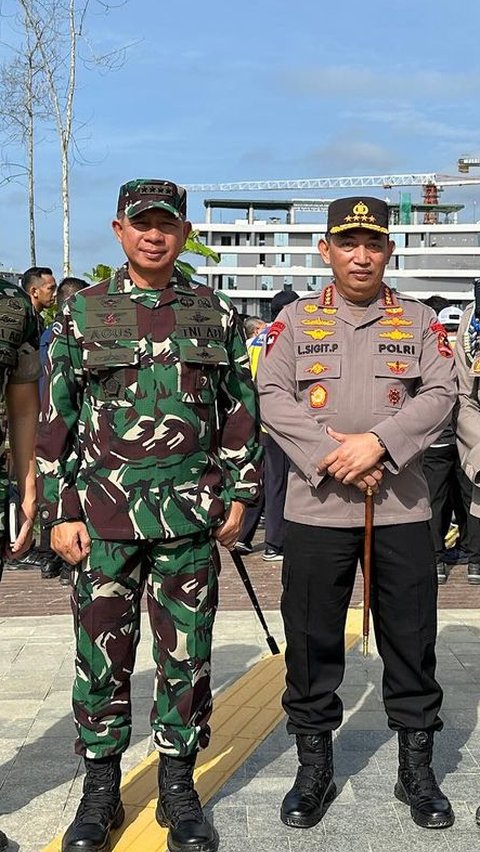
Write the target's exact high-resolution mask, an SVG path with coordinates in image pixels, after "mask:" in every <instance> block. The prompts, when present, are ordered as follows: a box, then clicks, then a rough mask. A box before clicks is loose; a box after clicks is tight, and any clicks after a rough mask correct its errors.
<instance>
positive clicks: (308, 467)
mask: <svg viewBox="0 0 480 852" xmlns="http://www.w3.org/2000/svg"><path fill="white" fill-rule="evenodd" d="M293 310H295V307H293V309H292V308H291V309H290V310H289V309H288V308H287V309H285V310H283V311H281V313H280V314H279V316H278V319H277V321H276V327H277V329H280V333H279V334H278V336H277V337H276V339H275V341H274V343H273V345H269V338H268V336H267V344H266V346H264V347H263V349H262V352H261V354H260V359H259V364H258V372H257V384H258V390H259V394H260V410H261V416H262V422H263V423H264V424H265V426H266V427H267V429H268V431H269V432H270V433H271V434H272V436H273V437H274V439H275V441H276V442H277V444H279V445H280V447H281V448H282V450H283V451H284V452H285V453H286V455H287V456H288V457H289V459H291V461H292V462H293V464H294V465H295V467H297V468H298V469H299V470H300V471H301V472H302V473H303V475H304V476H305V477H306V478H307V480H308V481H309V482H310V483H311V484H312V485H313V486H314V487H315V488H316V487H317V486H318V485H320V484H321V483H322V482H323V481H324V480H328V479H329V477H328V476H325V474H318V473H317V467H316V466H317V464H318V462H319V461H320V460H321V459H322V458H323V457H324V456H325V455H327V453H329V452H331V450H334V449H335V448H336V447H338V443H337V441H334V440H333V438H330V437H329V435H328V434H327V432H326V427H325V426H324V425H323V424H321V423H318V422H317V421H316V419H315V417H314V416H313V415H312V414H310V412H309V411H308V410H307V409H306V407H305V406H304V405H303V404H302V403H301V402H299V401H298V400H297V399H296V394H295V390H296V380H295V347H294V334H293V325H292V319H291V318H292V316H293ZM281 326H284V328H281Z"/></svg>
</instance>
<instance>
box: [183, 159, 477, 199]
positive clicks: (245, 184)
mask: <svg viewBox="0 0 480 852" xmlns="http://www.w3.org/2000/svg"><path fill="white" fill-rule="evenodd" d="M479 163H480V161H479ZM479 183H480V178H476V177H466V178H462V177H458V176H455V175H453V176H451V175H439V174H435V173H434V172H423V173H419V174H408V175H363V176H361V177H356V176H353V177H352V176H350V177H323V178H297V179H295V180H243V181H235V182H233V183H191V184H185V188H186V189H188V190H189V191H190V192H242V191H247V192H249V191H255V190H260V191H265V190H282V189H346V188H351V189H353V188H356V187H368V186H380V187H382V188H383V189H391V188H392V187H394V186H423V187H432V190H431V191H432V192H433V190H435V191H436V194H437V201H429V202H426V203H430V204H435V203H438V192H439V191H441V190H442V189H443V188H444V187H445V186H465V185H470V184H479ZM425 192H426V190H424V193H425Z"/></svg>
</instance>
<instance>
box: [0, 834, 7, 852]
mask: <svg viewBox="0 0 480 852" xmlns="http://www.w3.org/2000/svg"><path fill="white" fill-rule="evenodd" d="M5 849H8V837H7V835H6V834H4V833H3V831H0V852H4V850H5Z"/></svg>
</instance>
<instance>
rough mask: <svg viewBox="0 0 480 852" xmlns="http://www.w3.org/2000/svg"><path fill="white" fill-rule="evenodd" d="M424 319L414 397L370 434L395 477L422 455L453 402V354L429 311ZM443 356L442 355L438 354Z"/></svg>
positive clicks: (448, 413) (455, 392) (439, 428)
mask: <svg viewBox="0 0 480 852" xmlns="http://www.w3.org/2000/svg"><path fill="white" fill-rule="evenodd" d="M424 316H425V319H424V327H423V333H422V336H423V340H422V351H421V355H420V359H419V365H420V379H419V385H418V387H417V390H416V394H415V396H413V397H411V398H410V399H408V400H407V401H406V403H405V405H404V406H403V408H402V409H401V410H400V411H397V412H396V413H395V414H394V415H393V416H389V417H387V418H385V420H382V421H381V422H380V423H377V424H376V425H375V427H374V428H373V431H374V432H375V433H376V434H377V435H378V436H379V438H381V439H382V441H383V442H384V444H385V446H386V448H387V451H388V455H389V458H388V459H387V460H386V461H385V466H386V467H387V468H388V469H389V470H390V471H391V472H392V473H399V472H400V471H401V470H402V469H403V468H404V467H405V466H406V465H407V464H408V463H409V462H410V461H412V459H414V458H415V456H418V455H419V454H420V453H422V452H424V450H426V449H427V448H428V447H429V446H430V444H432V443H433V442H434V441H435V439H436V438H437V437H438V436H439V435H440V433H441V432H442V429H443V428H444V426H446V425H447V424H448V421H449V419H450V415H451V412H452V409H453V406H454V404H455V401H456V398H457V380H456V371H455V364H454V358H453V352H452V351H451V350H450V349H449V347H448V346H447V348H446V349H445V346H444V345H443V344H442V342H441V341H440V338H439V332H438V331H437V330H435V329H433V328H432V325H434V324H435V322H436V317H435V314H434V312H433V311H431V310H428V313H426V314H425V315H424ZM442 352H444V354H441V353H442Z"/></svg>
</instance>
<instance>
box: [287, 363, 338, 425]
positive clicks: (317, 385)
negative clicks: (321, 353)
mask: <svg viewBox="0 0 480 852" xmlns="http://www.w3.org/2000/svg"><path fill="white" fill-rule="evenodd" d="M341 375H342V359H341V357H340V355H328V356H325V357H321V358H318V357H315V358H314V357H311V356H310V357H302V358H298V359H297V363H296V367H295V377H296V384H297V396H298V399H299V400H301V401H302V402H303V403H304V404H305V405H306V407H307V408H308V409H309V411H311V412H312V413H315V412H320V411H321V410H322V409H325V410H326V411H328V412H329V413H330V414H335V413H336V412H337V411H338V407H339V402H340V385H341V381H340V380H341Z"/></svg>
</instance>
